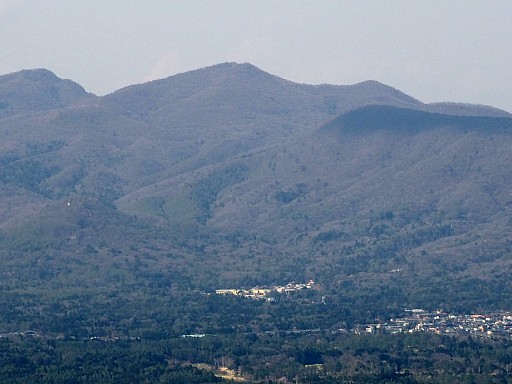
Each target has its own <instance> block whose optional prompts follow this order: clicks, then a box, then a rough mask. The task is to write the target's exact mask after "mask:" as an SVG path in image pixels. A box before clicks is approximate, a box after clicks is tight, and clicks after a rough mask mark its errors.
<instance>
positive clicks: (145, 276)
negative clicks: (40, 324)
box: [0, 63, 512, 308]
mask: <svg viewBox="0 0 512 384" xmlns="http://www.w3.org/2000/svg"><path fill="white" fill-rule="evenodd" d="M0 137H1V141H0V196H1V199H0V242H1V247H0V260H1V264H0V274H1V276H2V279H3V281H4V283H3V284H4V285H6V286H9V287H17V288H20V287H22V288H23V287H25V288H26V287H27V286H29V287H33V286H38V284H40V285H41V286H46V284H50V282H51V284H52V285H56V286H59V287H68V288H69V287H82V288H83V289H87V288H91V289H92V288H93V287H105V288H107V289H110V288H111V287H114V286H116V287H117V286H119V284H125V285H126V286H140V284H142V285H149V286H153V285H157V286H165V287H167V288H172V289H178V290H179V289H201V290H212V289H215V288H219V287H226V286H256V285H269V284H282V283H283V282H287V281H292V280H296V281H307V280H309V279H314V280H315V281H317V282H318V283H319V284H321V285H322V286H323V287H324V289H325V290H326V291H330V292H332V293H333V294H334V293H336V292H342V293H343V292H345V293H346V292H348V291H351V292H357V291H358V289H363V288H364V289H365V292H366V293H365V294H366V295H368V297H371V298H372V299H371V300H378V299H377V298H378V297H379V294H380V293H381V292H383V291H386V290H387V291H388V292H393V293H392V294H391V295H390V297H391V298H389V300H394V301H395V302H396V303H398V302H400V304H401V305H402V304H403V305H418V306H419V305H422V306H431V307H438V306H441V305H444V306H448V307H450V306H451V307H457V305H460V304H461V303H463V304H464V305H468V306H470V307H472V308H480V307H489V308H490V307H492V308H496V307H502V306H503V304H504V303H507V302H508V303H510V300H511V299H512V290H511V288H510V287H511V286H512V284H510V276H511V275H512V255H511V251H512V250H511V247H512V235H511V230H512V195H511V190H512V188H511V187H512V184H511V180H512V168H511V167H510V164H512V151H510V148H512V116H511V115H510V114H509V113H507V112H505V111H501V110H498V109H495V108H491V107H486V106H478V105H465V104H456V103H438V104H424V103H422V102H420V101H418V100H416V99H414V98H412V97H410V96H408V95H405V94H404V93H402V92H400V91H398V90H396V89H394V88H391V87H389V86H386V85H383V84H380V83H378V82H376V81H367V82H363V83H360V84H355V85H349V86H334V85H315V86H314V85H305V84H297V83H293V82H290V81H287V80H284V79H281V78H278V77H276V76H273V75H270V74H268V73H265V72H263V71H261V70H260V69H258V68H256V67H254V66H252V65H250V64H234V63H226V64H220V65H216V66H212V67H208V68H203V69H199V70H195V71H191V72H187V73H182V74H178V75H176V76H172V77H169V78H167V79H163V80H157V81H152V82H149V83H146V84H140V85H133V86H130V87H126V88H123V89H121V90H118V91H116V92H114V93H112V94H110V95H107V96H103V97H97V96H94V95H92V94H89V93H87V92H85V91H84V90H83V88H82V87H81V86H79V85H77V84H75V83H73V82H71V81H69V80H62V79H59V78H58V77H56V76H55V75H53V74H52V73H51V72H49V71H46V70H35V71H21V72H18V73H14V74H9V75H5V76H1V77H0ZM392 271H394V272H392ZM109 287H110V288H109ZM347 287H349V288H347ZM507 287H508V288H507ZM447 291H450V292H452V293H453V294H451V295H448V296H447V295H446V294H445V293H446V292H447ZM340 294H341V293H340ZM361 294H362V293H361ZM369 300H370V299H369Z"/></svg>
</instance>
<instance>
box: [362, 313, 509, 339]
mask: <svg viewBox="0 0 512 384" xmlns="http://www.w3.org/2000/svg"><path fill="white" fill-rule="evenodd" d="M354 332H355V333H358V334H361V333H365V332H366V333H372V334H373V333H383V334H385V333H388V334H389V333H401V332H409V333H413V332H433V333H437V334H444V335H454V336H457V335H474V336H482V337H492V338H508V339H512V312H495V313H489V314H473V315H454V314H449V313H446V312H443V311H434V312H427V311H424V310H422V309H410V310H406V315H405V316H403V317H401V318H397V319H391V320H390V321H388V322H383V323H375V324H366V325H364V326H359V327H356V328H354Z"/></svg>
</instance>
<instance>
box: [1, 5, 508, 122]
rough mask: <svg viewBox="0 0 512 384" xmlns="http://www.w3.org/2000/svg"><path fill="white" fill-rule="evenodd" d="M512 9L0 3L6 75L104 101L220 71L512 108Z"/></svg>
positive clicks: (431, 6)
mask: <svg viewBox="0 0 512 384" xmlns="http://www.w3.org/2000/svg"><path fill="white" fill-rule="evenodd" d="M511 14H512V3H510V2H507V1H491V2H489V1H486V2H484V1H472V2H462V1H458V0H457V1H451V2H449V3H444V2H441V1H429V2H421V3H410V2H407V1H404V0H393V1H388V2H385V3H383V2H380V3H379V2H364V3H363V4H361V3H355V2H351V1H324V2H321V3H309V2H292V1H280V2H267V1H266V2H256V1H230V0H220V1H196V0H193V1H187V2H180V1H159V0H151V1H149V2H145V3H144V4H142V3H138V2H134V1H123V2H122V1H120V0H113V1H109V2H101V1H98V0H91V1H89V2H81V1H77V0H67V1H64V0H49V1H45V2H38V1H34V0H0V49H1V50H2V52H4V54H3V58H2V61H1V62H0V74H7V73H11V72H16V71H19V70H21V69H31V68H46V69H49V70H51V71H53V72H54V73H56V74H57V76H59V77H61V78H67V79H71V80H73V81H75V82H78V83H79V84H80V85H82V86H83V87H84V88H85V89H86V90H87V91H89V92H92V93H95V94H97V95H104V94H108V93H111V92H113V91H115V90H117V89H119V88H122V87H124V86H128V85H132V84H136V83H143V82H147V81H150V80H155V79H160V78H165V77H168V76H171V75H174V74H177V73H182V72H186V71H189V70H194V69H197V68H201V67H204V66H210V65H214V64H218V63H222V62H231V61H233V62H239V63H243V62H249V63H251V64H253V65H255V66H257V67H259V68H261V69H262V70H264V71H267V72H269V73H272V74H274V75H277V76H280V77H282V78H285V79H287V80H291V81H294V82H298V83H307V84H321V83H329V84H339V85H345V84H347V85H348V84H354V83H358V82H361V81H365V80H377V81H379V82H382V83H384V84H387V85H390V86H392V87H395V88H397V89H400V90H401V91H403V92H405V93H407V94H409V95H411V96H413V97H415V98H418V99H419V100H421V101H423V102H438V101H453V102H466V103H475V104H487V105H492V106H494V107H497V108H502V109H505V110H507V111H509V112H511V111H512V92H511V91H510V84H511V83H512V72H511V71H510V68H511V67H512V46H511V45H510V43H509V36H511V35H512V24H511V23H510V19H509V16H510V15H511Z"/></svg>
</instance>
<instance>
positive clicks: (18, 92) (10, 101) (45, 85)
mask: <svg viewBox="0 0 512 384" xmlns="http://www.w3.org/2000/svg"><path fill="white" fill-rule="evenodd" d="M91 97H93V95H91V94H89V93H87V92H86V91H85V90H84V89H83V88H82V86H80V85H79V84H77V83H75V82H73V81H71V80H64V79H61V78H59V77H58V76H57V75H55V74H54V73H53V72H52V71H49V70H47V69H42V68H38V69H24V70H21V71H19V72H14V73H11V74H8V75H4V76H0V117H6V116H10V115H15V114H18V113H24V112H28V111H31V112H34V111H40V110H47V109H52V108H61V107H65V106H68V105H71V104H74V103H76V102H79V101H82V100H85V99H88V98H91Z"/></svg>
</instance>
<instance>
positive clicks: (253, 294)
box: [215, 280, 315, 300]
mask: <svg viewBox="0 0 512 384" xmlns="http://www.w3.org/2000/svg"><path fill="white" fill-rule="evenodd" d="M314 285H315V282H314V281H313V280H309V281H308V282H307V283H295V282H291V283H288V284H286V285H275V286H270V287H254V288H249V289H217V290H215V293H216V294H217V295H235V296H241V297H247V298H250V299H265V300H272V298H271V297H269V294H270V293H271V292H277V293H291V292H296V291H300V290H302V289H311V288H313V287H314Z"/></svg>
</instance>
